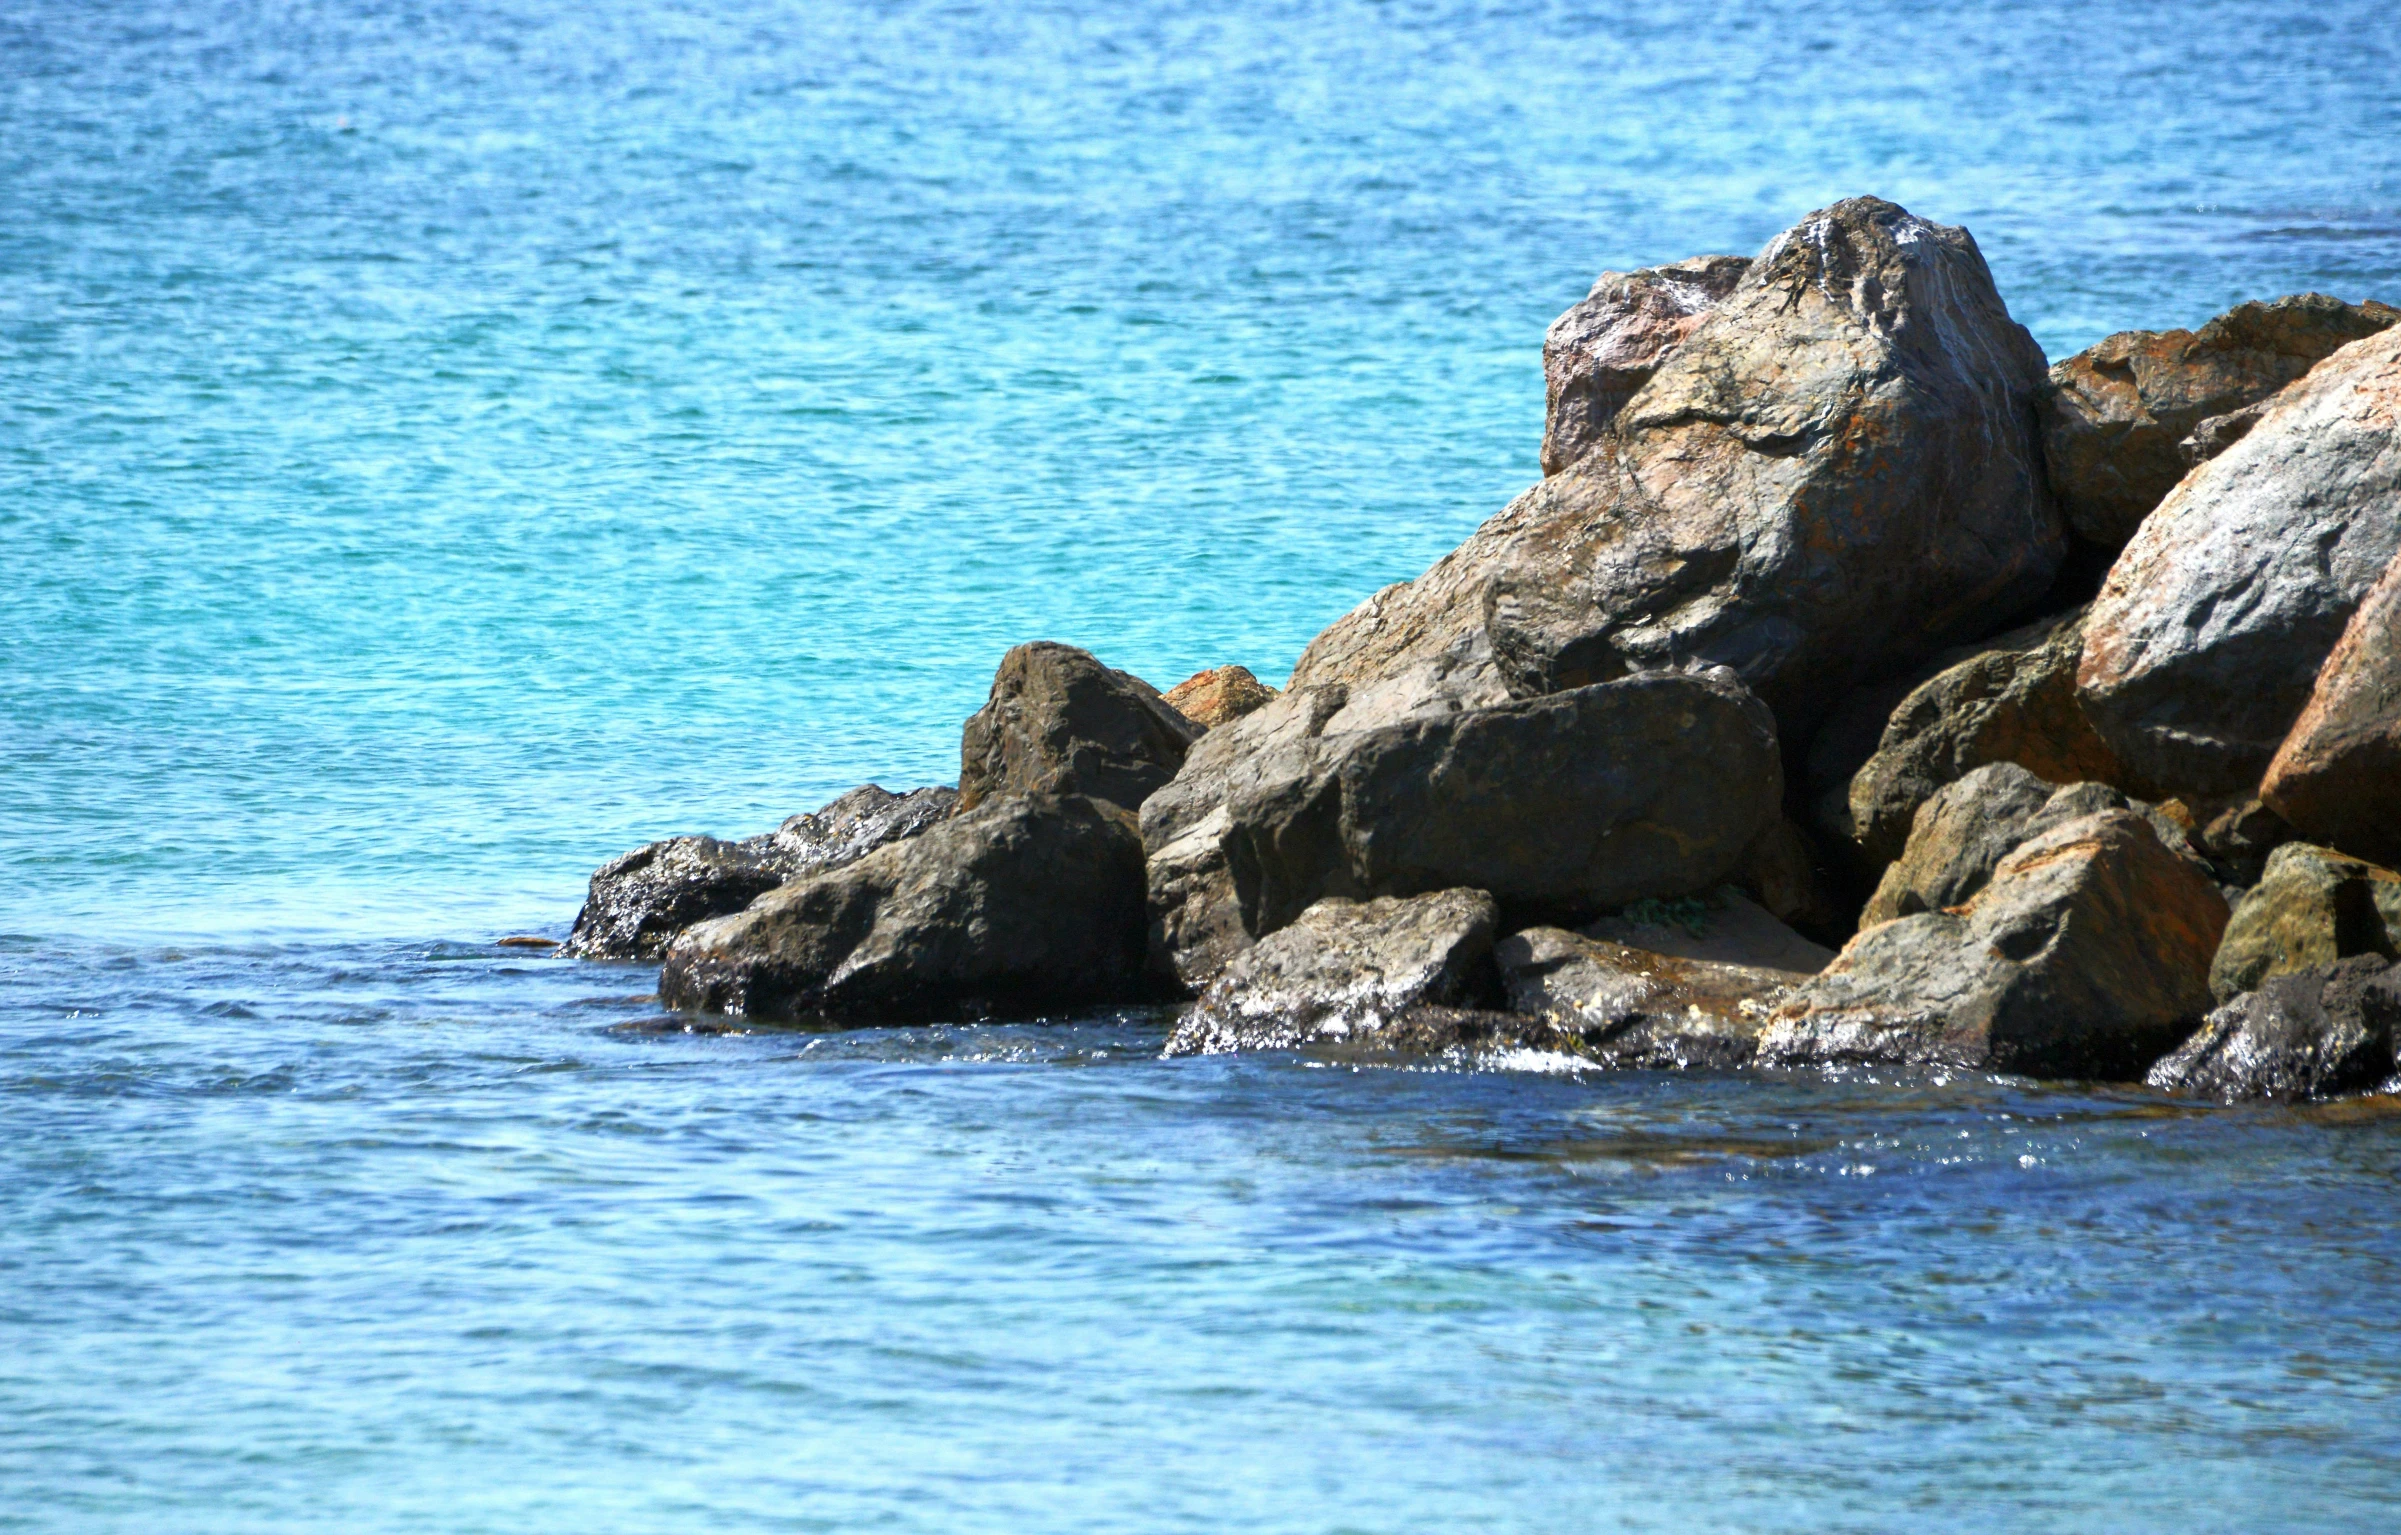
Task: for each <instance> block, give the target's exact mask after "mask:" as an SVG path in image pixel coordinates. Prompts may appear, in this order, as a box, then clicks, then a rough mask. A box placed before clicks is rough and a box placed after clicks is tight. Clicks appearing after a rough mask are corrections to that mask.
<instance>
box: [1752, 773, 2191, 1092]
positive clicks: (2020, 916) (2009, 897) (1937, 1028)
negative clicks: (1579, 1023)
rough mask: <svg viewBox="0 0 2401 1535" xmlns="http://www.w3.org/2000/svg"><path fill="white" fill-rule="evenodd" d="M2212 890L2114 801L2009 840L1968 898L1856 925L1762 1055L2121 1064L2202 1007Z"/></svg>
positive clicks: (1968, 1063) (2169, 1039)
mask: <svg viewBox="0 0 2401 1535" xmlns="http://www.w3.org/2000/svg"><path fill="white" fill-rule="evenodd" d="M2225 924H2226V903H2225V900H2224V898H2223V897H2221V896H2220V895H2219V894H2218V891H2217V888H2216V887H2215V886H2214V885H2212V884H2211V883H2210V881H2209V880H2208V878H2207V877H2206V876H2205V875H2203V874H2202V873H2201V872H2200V871H2199V870H2197V869H2195V868H2194V867H2193V866H2192V865H2191V864H2190V863H2188V862H2186V861H2185V860H2183V859H2180V858H2178V857H2177V856H2176V855H2175V854H2173V853H2171V852H2170V851H2169V850H2168V849H2167V848H2166V847H2165V846H2163V845H2162V844H2161V843H2160V841H2159V838H2158V836H2157V835H2156V834H2155V833H2154V832H2153V831H2152V829H2151V825H2150V823H2149V822H2148V821H2146V820H2145V819H2144V818H2143V817H2141V816H2139V815H2137V814H2135V813H2134V812H2132V811H2128V810H2108V811H2103V812H2101V813H2100V814H2097V815H2088V816H2084V817H2081V818H2079V819H2077V820H2073V821H2070V822H2067V823H2066V824H2065V825H2061V826H2055V827H2053V828H2051V829H2050V830H2049V831H2047V832H2044V833H2042V834H2041V835H2039V836H2036V837H2034V838H2032V839H2031V840H2029V841H2027V842H2025V843H2023V844H2021V845H2020V846H2019V847H2018V848H2016V849H2015V850H2014V851H2013V852H2011V853H2010V854H2009V856H2008V857H2006V858H2004V859H2002V860H2001V863H2000V865H1999V867H1998V868H1996V869H1995V870H1994V871H1993V875H1992V878H1991V880H1990V882H1989V883H1987V884H1986V885H1985V887H1984V889H1983V890H1981V891H1980V892H1978V893H1977V895H1976V896H1975V897H1974V898H1973V899H1971V900H1970V901H1969V902H1968V903H1967V904H1966V905H1964V906H1961V907H1956V908H1953V909H1951V910H1947V911H1929V912H1923V913H1920V914H1918V915H1916V916H1910V917H1903V918H1901V919H1900V920H1898V921H1895V922H1886V923H1883V924H1881V925H1880V926H1877V927H1872V928H1868V929H1866V930H1865V931H1863V932H1861V933H1860V934H1859V936H1858V937H1856V938H1854V939H1852V940H1851V941H1850V943H1849V944H1847V945H1845V946H1844V948H1843V951H1842V953H1841V954H1840V955H1838V956H1837V957H1836V958H1835V960H1834V963H1833V964H1831V965H1829V966H1828V967H1827V968H1826V970H1825V971H1824V972H1823V973H1822V974H1820V975H1818V976H1816V977H1814V978H1813V979H1811V980H1809V981H1807V982H1805V983H1803V984H1802V985H1801V986H1799V987H1797V988H1796V989H1795V990H1794V991H1793V992H1792V993H1791V994H1790V995H1789V996H1788V997H1787V998H1786V999H1785V1000H1784V1001H1783V1002H1781V1003H1780V1004H1778V1006H1777V1008H1776V1010H1775V1015H1774V1018H1773V1021H1772V1022H1771V1023H1770V1025H1769V1028H1768V1030H1767V1033H1766V1035H1765V1036H1764V1037H1763V1038H1762V1040H1761V1041H1760V1053H1759V1058H1760V1059H1761V1060H1762V1061H1763V1062H1768V1063H1773V1064H1784V1065H1796V1064H1806V1063H1832V1062H1890V1063H1925V1064H1934V1065H1947V1066H1960V1067H1970V1068H1978V1069H1993V1070H2003V1071H2017V1072H2027V1073H2032V1074H2037V1075H2057V1076H2089V1077H2113V1078H2125V1077H2131V1076H2134V1075H2136V1074H2138V1073H2139V1072H2141V1071H2142V1069H2143V1068H2144V1067H2146V1066H2148V1065H2149V1064H2150V1063H2151V1062H2152V1061H2153V1060H2155V1059H2156V1058H2157V1057H2158V1056H2159V1055H2160V1053H2161V1052H2163V1051H2164V1050H2166V1049H2167V1048H2169V1047H2170V1046H2172V1045H2173V1044H2174V1043H2175V1042H2176V1041H2177V1040H2178V1039H2180V1038H2182V1037H2183V1036H2184V1035H2185V1034H2186V1033H2188V1032H2189V1031H2190V1030H2191V1028H2192V1027H2193V1025H2194V1023H2195V1022H2196V1021H2197V1020H2198V1019H2199V1018H2200V1017H2201V1016H2202V1015H2203V1014H2204V1013H2205V1012H2206V1011H2207V1010H2208V1008H2209V1005H2210V996H2209V984H2208V976H2209V961H2210V958H2211V956H2212V955H2213V954H2215V953H2216V951H2217V945H2218V937H2219V934H2220V933H2221V932H2222V931H2223V929H2224V927H2225Z"/></svg>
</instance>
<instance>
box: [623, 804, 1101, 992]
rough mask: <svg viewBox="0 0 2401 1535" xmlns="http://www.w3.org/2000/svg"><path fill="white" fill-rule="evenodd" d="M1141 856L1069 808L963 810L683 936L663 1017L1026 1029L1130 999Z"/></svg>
mask: <svg viewBox="0 0 2401 1535" xmlns="http://www.w3.org/2000/svg"><path fill="white" fill-rule="evenodd" d="M1143 932H1144V919H1143V906H1142V841H1141V834H1140V832H1139V831H1138V830H1137V829H1136V826H1135V822H1134V817H1133V815H1132V814H1131V813H1130V812H1128V811H1126V810H1125V809H1123V808H1122V807H1120V806H1116V805H1112V804H1110V803H1108V802H1106V801H1103V800H1094V799H1087V798H1083V797H1081V796H1065V797H1062V796H1054V795H1026V796H1012V797H1010V798H1007V799H998V800H993V801H991V802H989V803H987V804H984V805H981V806H978V807H977V808H976V809H974V810H970V811H962V812H960V813H959V814H958V815H957V816H955V817H953V818H952V819H950V820H948V821H944V822H942V823H941V824H940V825H938V826H934V827H932V828H930V829H928V830H927V831H925V832H924V833H922V834H920V835H919V836H916V837H913V838H910V839H908V840H907V841H903V842H898V843H894V844H891V845H890V846H887V847H883V848H879V849H878V850H876V851H875V852H873V853H870V854H868V855H867V856H866V857H864V858H861V859H860V860H858V861H857V862H856V863H853V864H850V865H848V866H847V867H844V868H841V869H837V870H834V871H832V872H829V873H823V874H816V875H811V876H809V877H807V878H804V879H801V880H797V881H795V882H793V883H791V884H788V885H785V886H783V887H781V888H779V889H777V890H774V891H771V892H769V893H768V894H766V895H764V896H762V897H760V898H759V899H758V900H757V901H755V902H753V903H752V904H751V905H750V906H749V908H748V909H746V910H744V911H741V912H738V913H736V914H734V915H732V916H726V917H717V918H714V919H712V920H710V921H707V922H702V923H699V924H697V925H696V926H694V927H692V928H689V929H687V930H686V931H685V932H684V934H683V935H682V936H681V937H679V938H678V939H676V941H675V942H674V944H673V945H671V946H670V947H669V948H668V950H667V958H666V963H665V965H664V966H663V967H662V969H661V970H660V972H659V1000H660V1001H661V1002H663V1003H665V1004H666V1005H667V1006H669V1007H671V1008H678V1009H688V1010H694V1011H700V1012H711V1013H738V1014H741V1015H743V1016H746V1017H750V1018H756V1019H771V1020H778V1021H784V1022H802V1023H825V1024H845V1023H903V1022H914V1021H919V1020H924V1019H934V1018H984V1017H1032V1016H1037V1015H1040V1014H1044V1013H1052V1012H1057V1011H1061V1010H1064V1009H1070V1008H1076V1007H1082V1006H1088V1005H1095V1004H1102V1003H1110V1002H1120V1001H1126V1000H1131V999H1134V998H1136V997H1138V996H1140V995H1141V994H1142V990H1143V968H1142V959H1143Z"/></svg>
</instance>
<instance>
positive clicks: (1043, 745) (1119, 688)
mask: <svg viewBox="0 0 2401 1535" xmlns="http://www.w3.org/2000/svg"><path fill="white" fill-rule="evenodd" d="M1201 731H1202V727H1201V726H1199V725H1196V724H1194V723H1193V722H1192V721H1190V720H1188V719H1186V718H1185V717H1184V716H1183V715H1181V714H1179V713H1177V712H1176V711H1175V710H1174V709H1173V708H1171V707H1170V706H1169V705H1168V703H1167V700H1166V699H1164V698H1161V697H1160V696H1159V693H1158V690H1157V689H1155V688H1153V687H1152V686H1151V685H1150V684H1149V683H1147V682H1144V681H1143V680H1142V679H1141V678H1139V677H1134V676H1129V675H1128V674H1126V673H1124V672H1120V671H1112V670H1110V669H1109V668H1108V667H1106V666H1103V665H1101V664H1100V662H1099V661H1098V660H1096V659H1094V658H1093V656H1092V655H1091V653H1090V652H1088V651H1082V650H1078V649H1076V648H1075V647H1074V646H1072V645H1057V644H1052V643H1051V642H1049V641H1047V640H1037V641H1035V642H1034V643H1033V644H1030V645H1020V646H1018V647H1017V648H1016V649H1014V650H1012V651H1010V652H1009V653H1008V654H1007V655H1005V656H1003V657H1001V662H1000V670H999V671H998V672H997V673H996V674H995V675H994V677H993V679H992V696H991V698H990V699H989V700H988V701H987V702H986V703H985V704H984V707H983V708H982V709H981V710H979V711H977V712H976V714H975V715H974V717H972V718H971V719H969V720H968V721H967V728H966V731H965V732H964V734H963V735H962V737H961V740H960V743H959V808H960V809H962V810H972V809H974V808H976V807H977V806H978V805H981V804H982V803H983V802H984V801H986V800H987V799H992V798H995V797H998V796H1002V795H1011V794H1057V795H1086V796H1089V797H1091V798H1093V799H1103V800H1108V801H1110V802H1111V803H1113V804H1118V805H1122V806H1124V807H1125V808H1126V809H1128V810H1139V809H1140V808H1141V807H1142V802H1143V801H1144V800H1146V799H1148V798H1149V797H1150V796H1151V794H1152V792H1153V791H1155V790H1157V789H1158V788H1159V787H1160V786H1161V785H1162V784H1164V783H1166V782H1167V781H1168V780H1169V779H1171V778H1173V777H1175V775H1176V770H1177V769H1179V768H1181V767H1182V766H1183V765H1184V754H1185V753H1186V752H1187V751H1189V750H1190V749H1191V746H1192V743H1193V742H1194V741H1195V740H1197V739H1199V738H1200V735H1201Z"/></svg>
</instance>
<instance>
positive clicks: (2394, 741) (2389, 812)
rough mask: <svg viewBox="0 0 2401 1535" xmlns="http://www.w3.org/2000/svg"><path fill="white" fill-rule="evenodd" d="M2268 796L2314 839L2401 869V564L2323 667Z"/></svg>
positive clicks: (2270, 775)
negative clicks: (2395, 865) (2399, 866)
mask: <svg viewBox="0 0 2401 1535" xmlns="http://www.w3.org/2000/svg"><path fill="white" fill-rule="evenodd" d="M2396 513H2397V514H2401V508H2397V509H2396ZM2259 797H2260V798H2261V799H2262V800H2264V801H2266V802H2267V804H2268V805H2269V807H2270V808H2272V809H2273V810H2275V812H2276V813H2277V814H2278V815H2281V816H2282V817H2284V819H2285V820H2286V821H2288V822H2290V823H2291V824H2292V826H2293V827H2294V829H2295V830H2297V831H2299V832H2300V833H2301V834H2302V835H2303V836H2305V837H2308V838H2310V839H2311V840H2313V841H2317V842H2325V843H2330V844H2332V845H2333V846H2335V847H2338V848H2341V849H2342V850H2343V851H2344V852H2346V853H2353V854H2356V855H2358V856H2359V857H2361V858H2372V859H2374V860H2376V861H2377V862H2379V863H2386V864H2401V558H2396V559H2395V560H2394V562H2393V563H2392V564H2390V565H2388V566H2386V567H2385V572H2384V575H2383V576H2382V578H2380V579H2379V580H2378V581H2377V583H2376V585H2375V586H2374V587H2373V588H2371V589H2370V590H2369V592H2368V595H2367V597H2366V598H2365V600H2363V601H2362V602H2361V603H2360V605H2359V611H2358V612H2357V613H2354V614H2353V615H2352V616H2351V623H2350V626H2349V627H2348V628H2346V629H2345V630H2344V631H2343V637H2342V639H2341V640H2340V641H2339V642H2338V643H2337V644H2336V645H2335V647H2334V650H2333V653H2332V654H2330V655H2328V656H2327V657H2326V664H2325V665H2324V666H2322V667H2320V668H2319V669H2318V680H2317V686H2316V688H2315V689H2314V690H2312V692H2311V693H2310V698H2309V706H2308V707H2307V708H2305V709H2303V710H2302V711H2301V717H2300V719H2298V720H2296V721H2294V722H2293V728H2292V732H2291V734H2289V735H2287V736H2286V737H2285V738H2284V744H2283V746H2281V747H2280V748H2278V749H2277V752H2276V757H2275V760H2274V761H2272V762H2270V763H2269V764H2268V771H2267V776H2266V778H2264V779H2263V780H2261V783H2260V788H2259Z"/></svg>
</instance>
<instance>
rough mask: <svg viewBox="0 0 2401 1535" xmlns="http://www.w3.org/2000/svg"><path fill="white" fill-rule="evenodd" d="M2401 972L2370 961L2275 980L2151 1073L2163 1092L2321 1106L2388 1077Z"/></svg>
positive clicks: (2205, 1024) (2227, 1009)
mask: <svg viewBox="0 0 2401 1535" xmlns="http://www.w3.org/2000/svg"><path fill="white" fill-rule="evenodd" d="M2397 1019H2401V969H2396V967H2394V966H2393V965H2392V964H2391V963H2390V962H2389V961H2387V960H2385V959H2383V958H2380V957H2377V956H2372V955H2371V956H2362V957H2360V958H2355V959H2346V960H2338V961H2337V962H2335V963H2333V964H2330V965H2313V966H2311V967H2310V968H2309V969H2307V970H2297V971H2294V972H2292V973H2290V974H2287V975H2280V976H2277V977H2276V978H2274V979H2273V980H2271V981H2269V982H2268V983H2267V984H2265V985H2264V986H2261V987H2260V988H2259V989H2258V990H2257V991H2252V992H2246V993H2244V994H2243V995H2242V996H2239V997H2236V998H2235V999H2234V1000H2233V1001H2231V1002H2228V1003H2227V1004H2226V1005H2225V1006H2223V1007H2221V1008H2219V1009H2218V1010H2217V1011H2216V1012H2214V1013H2211V1014H2210V1015H2209V1016H2208V1017H2207V1018H2206V1019H2204V1020H2203V1021H2202V1024H2201V1027H2200V1028H2199V1030H2197V1031H2196V1032H2195V1033H2194V1034H2193V1037H2192V1038H2190V1039H2188V1040H2186V1041H2185V1042H2184V1043H2183V1044H2182V1045H2180V1046H2178V1047H2177V1049H2176V1051H2175V1053H2174V1054H2172V1055H2169V1056H2168V1057H2166V1058H2165V1059H2164V1060H2162V1061H2160V1062H2159V1064H2157V1065H2156V1066H2153V1067H2152V1068H2151V1074H2150V1078H2149V1081H2150V1083H2151V1085H2152V1086H2153V1087H2156V1088H2158V1089H2160V1090H2161V1091H2162V1092H2170V1093H2184V1094H2189V1095H2191V1096H2193V1097H2198V1098H2216V1099H2218V1100H2220V1101H2221V1102H2225V1103H2241V1102H2243V1101H2245V1100H2246V1099H2255V1098H2274V1099H2285V1100H2290V1099H2296V1098H2328V1097H2332V1096H2334V1095H2335V1094H2337V1093H2348V1092H2360V1091H2364V1090H2366V1089H2369V1088H2373V1087H2375V1086H2377V1085H2378V1084H2380V1083H2382V1082H2383V1081H2384V1080H2385V1079H2386V1078H2387V1077H2390V1076H2391V1075H2392V1074H2393V1068H2394V1061H2393V1039H2394V1025H2395V1022H2396V1020H2397Z"/></svg>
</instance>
